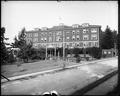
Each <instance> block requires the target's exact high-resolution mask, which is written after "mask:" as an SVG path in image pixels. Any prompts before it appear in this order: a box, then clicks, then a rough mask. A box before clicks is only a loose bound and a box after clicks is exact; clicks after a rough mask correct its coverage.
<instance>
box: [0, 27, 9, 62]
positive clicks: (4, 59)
mask: <svg viewBox="0 0 120 96" xmlns="http://www.w3.org/2000/svg"><path fill="white" fill-rule="evenodd" d="M4 34H5V28H4V27H2V28H1V50H0V51H1V52H0V53H1V64H6V63H7V59H8V52H7V48H6V46H5V45H6V43H5V40H7V39H8V38H5V36H4Z"/></svg>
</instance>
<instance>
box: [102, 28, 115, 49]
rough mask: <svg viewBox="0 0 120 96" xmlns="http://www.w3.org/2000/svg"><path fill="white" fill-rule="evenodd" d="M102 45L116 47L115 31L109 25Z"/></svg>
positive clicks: (109, 47) (104, 47) (106, 47)
mask: <svg viewBox="0 0 120 96" xmlns="http://www.w3.org/2000/svg"><path fill="white" fill-rule="evenodd" d="M101 47H102V49H111V48H114V38H113V33H112V31H111V30H110V28H109V27H108V26H107V27H106V30H105V33H104V34H103V36H102V41H101Z"/></svg>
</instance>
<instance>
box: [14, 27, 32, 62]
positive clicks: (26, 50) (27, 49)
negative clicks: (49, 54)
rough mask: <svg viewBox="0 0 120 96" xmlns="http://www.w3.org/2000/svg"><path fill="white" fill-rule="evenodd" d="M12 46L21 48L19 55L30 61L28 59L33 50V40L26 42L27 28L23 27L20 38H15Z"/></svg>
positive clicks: (25, 60)
mask: <svg viewBox="0 0 120 96" xmlns="http://www.w3.org/2000/svg"><path fill="white" fill-rule="evenodd" d="M12 46H13V47H14V48H19V49H20V51H19V52H18V57H19V58H21V59H23V61H24V62H28V59H29V58H30V56H31V50H33V49H32V42H30V43H29V44H27V42H26V34H25V28H23V29H22V31H21V32H20V33H19V35H18V38H17V37H15V38H14V43H12Z"/></svg>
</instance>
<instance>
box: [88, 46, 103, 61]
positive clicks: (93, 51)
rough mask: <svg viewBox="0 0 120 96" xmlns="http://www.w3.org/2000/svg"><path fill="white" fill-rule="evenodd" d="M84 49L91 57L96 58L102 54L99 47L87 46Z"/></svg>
mask: <svg viewBox="0 0 120 96" xmlns="http://www.w3.org/2000/svg"><path fill="white" fill-rule="evenodd" d="M86 51H87V52H88V54H90V55H91V56H92V57H94V58H96V59H100V58H101V56H102V50H101V48H97V47H91V48H87V49H86Z"/></svg>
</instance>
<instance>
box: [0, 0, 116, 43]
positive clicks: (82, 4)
mask: <svg viewBox="0 0 120 96" xmlns="http://www.w3.org/2000/svg"><path fill="white" fill-rule="evenodd" d="M1 13H2V15H1V18H2V19H1V20H2V22H1V24H2V27H5V28H6V34H5V36H6V37H8V38H9V40H8V42H10V43H11V42H13V38H14V37H15V35H18V32H19V31H21V29H22V28H23V27H25V28H26V30H31V29H34V28H37V27H39V28H41V27H52V26H55V25H59V23H64V24H65V25H69V26H71V25H72V24H80V25H81V24H82V23H89V24H91V25H101V26H102V30H105V28H106V26H107V25H108V26H109V27H110V28H111V29H112V30H114V29H115V30H118V3H117V1H61V2H57V1H7V2H5V1H2V11H1Z"/></svg>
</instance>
